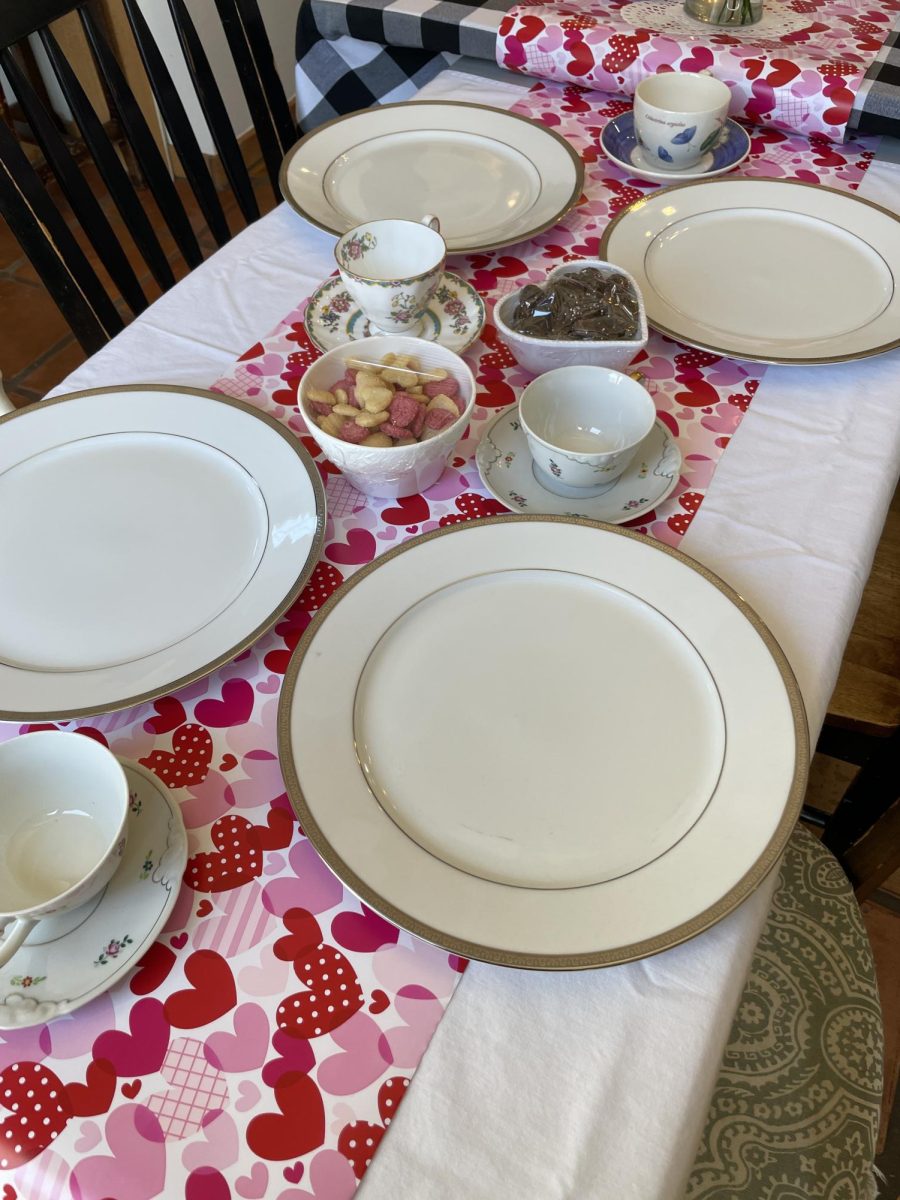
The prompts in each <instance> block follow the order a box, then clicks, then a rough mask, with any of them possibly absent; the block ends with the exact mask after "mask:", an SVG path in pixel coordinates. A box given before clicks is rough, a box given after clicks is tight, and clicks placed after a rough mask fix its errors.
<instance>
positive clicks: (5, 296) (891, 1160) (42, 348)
mask: <svg viewBox="0 0 900 1200" xmlns="http://www.w3.org/2000/svg"><path fill="white" fill-rule="evenodd" d="M254 187H255V190H256V194H257V200H258V203H259V206H260V209H261V211H262V212H267V211H268V210H269V209H270V208H272V207H273V205H274V203H275V200H274V197H273V196H272V192H271V188H270V187H269V184H268V181H267V179H266V177H265V175H264V173H263V172H262V171H261V170H260V169H257V170H256V171H255V172H254ZM183 195H184V198H185V204H186V207H187V209H188V213H189V216H190V218H191V223H192V225H193V227H194V229H195V231H196V232H197V235H198V239H199V241H200V244H201V247H202V248H203V250H204V253H205V254H206V255H209V254H211V253H212V252H213V251H214V249H215V245H214V243H213V240H212V238H211V237H210V235H209V233H208V231H207V229H206V226H205V223H204V221H203V217H202V214H201V213H200V212H199V211H198V209H197V206H196V203H195V202H194V201H193V198H192V196H191V194H190V191H189V189H188V188H187V187H186V186H184V187H183ZM103 204H104V207H106V208H107V210H108V213H109V215H110V216H111V218H113V223H114V224H115V223H117V217H116V214H115V210H114V208H113V206H112V203H111V201H110V200H109V198H108V197H105V198H104V200H103ZM223 207H225V210H226V216H227V217H228V219H229V223H230V225H231V227H232V229H235V230H236V229H237V228H239V227H240V225H241V223H242V218H241V217H240V214H239V213H238V211H237V208H236V206H235V205H234V203H233V202H230V201H227V200H225V199H223ZM147 208H148V210H149V211H153V205H152V202H148V204H147ZM159 225H160V236H161V237H162V227H161V222H159ZM123 243H126V248H127V250H128V253H129V258H130V259H131V261H132V263H133V265H140V260H139V258H138V255H137V251H136V250H135V249H134V247H133V246H130V245H127V237H126V238H123ZM163 244H164V248H165V249H166V250H167V253H168V254H169V261H170V262H171V263H172V267H173V271H174V273H175V275H176V277H181V275H183V274H184V273H185V272H186V270H187V267H186V264H185V263H184V261H183V260H182V259H181V256H180V254H179V253H178V251H177V249H176V248H175V247H174V245H173V243H172V241H171V239H170V238H169V239H168V241H167V242H164V243H163ZM136 273H137V274H138V276H139V278H140V281H141V284H142V286H143V287H144V290H145V292H146V293H147V295H148V297H151V298H152V296H153V295H155V294H157V293H158V288H156V285H155V284H154V283H153V281H152V279H151V277H150V275H149V272H143V274H142V272H141V270H137V272H136ZM122 311H123V314H125V312H126V310H125V309H124V307H123V308H122ZM84 357H85V356H84V353H83V352H82V350H81V348H80V346H79V345H78V343H77V342H76V341H75V339H74V337H72V335H71V334H70V333H69V332H68V328H67V326H66V324H65V322H64V320H63V318H62V316H61V315H60V314H59V312H58V310H57V309H56V307H55V305H54V304H53V302H52V300H51V299H50V297H49V296H48V294H47V293H46V291H45V290H44V288H43V287H42V285H41V283H40V280H39V279H38V277H37V274H36V272H35V271H34V268H33V267H32V266H31V264H30V263H29V261H28V259H27V258H25V256H24V255H23V254H22V253H21V251H20V249H19V247H18V245H17V243H16V242H15V240H14V238H13V236H12V234H11V232H10V230H9V229H8V227H7V226H6V225H5V223H2V222H0V371H2V372H3V378H4V386H5V387H6V390H7V393H8V394H9V396H10V399H11V400H12V401H13V403H14V404H15V405H17V406H21V405H24V404H30V403H31V402H32V401H35V400H40V399H41V397H42V396H43V395H44V394H45V393H46V392H47V391H48V390H49V389H50V388H52V387H54V386H55V385H56V384H57V383H59V382H60V381H61V380H62V379H64V378H65V377H66V375H68V374H69V372H70V371H72V370H74V369H75V367H76V366H77V365H78V364H79V363H80V362H83V361H84ZM894 503H895V508H896V507H897V506H898V501H897V500H896V499H895V502H894ZM845 778H846V775H845V774H843V773H842V769H841V765H840V764H837V765H835V764H834V763H833V762H822V761H819V762H817V770H816V772H815V774H814V780H813V784H812V786H811V794H810V797H809V800H810V803H812V804H816V805H817V806H821V807H830V805H831V804H833V802H834V797H835V793H836V790H837V791H839V789H840V786H841V784H842V781H843V780H844V779H845ZM863 914H864V917H865V921H866V927H867V929H868V931H869V936H870V939H871V942H872V947H873V950H874V953H875V960H876V967H877V970H878V978H879V987H880V991H881V998H882V1006H883V1008H884V1024H885V1031H886V1034H887V1064H886V1089H885V1103H884V1119H883V1122H882V1131H881V1153H880V1155H879V1159H878V1164H879V1167H880V1169H881V1170H882V1171H883V1172H884V1175H885V1177H886V1182H885V1184H884V1187H883V1191H882V1200H900V1104H895V1103H894V1101H895V1098H896V1090H897V1082H898V1075H900V873H898V875H897V876H895V877H894V878H893V879H892V880H890V881H889V882H888V885H886V887H885V889H883V890H882V891H881V892H879V893H877V895H876V899H875V901H873V902H868V903H866V904H865V905H864V906H863Z"/></svg>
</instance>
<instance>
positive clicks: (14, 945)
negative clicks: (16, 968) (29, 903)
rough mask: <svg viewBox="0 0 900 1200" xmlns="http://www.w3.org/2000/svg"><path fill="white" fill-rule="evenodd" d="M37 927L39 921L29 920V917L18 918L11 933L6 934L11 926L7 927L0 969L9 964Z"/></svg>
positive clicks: (1, 947)
mask: <svg viewBox="0 0 900 1200" xmlns="http://www.w3.org/2000/svg"><path fill="white" fill-rule="evenodd" d="M35 925H37V921H32V920H29V918H28V917H16V919H15V921H14V922H13V924H12V930H11V932H9V933H7V932H6V931H7V930H9V929H10V926H9V925H7V926H6V929H5V930H4V931H3V932H4V934H5V936H4V938H3V941H2V942H0V967H2V966H4V965H5V964H6V963H8V962H9V960H10V959H11V958H12V956H13V955H14V954H15V952H16V951H17V950H18V949H19V947H20V946H21V945H22V943H23V942H24V941H25V939H26V938H27V937H28V935H29V933H31V931H32V929H34V927H35Z"/></svg>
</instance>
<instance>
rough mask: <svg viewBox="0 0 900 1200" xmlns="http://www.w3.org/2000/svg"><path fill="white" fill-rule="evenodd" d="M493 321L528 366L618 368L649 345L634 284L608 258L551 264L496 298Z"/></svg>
mask: <svg viewBox="0 0 900 1200" xmlns="http://www.w3.org/2000/svg"><path fill="white" fill-rule="evenodd" d="M494 324H495V325H496V326H497V331H498V332H499V334H500V337H501V338H502V339H503V341H504V342H506V344H507V346H509V348H510V350H511V351H512V352H513V354H514V355H515V357H516V359H517V361H518V362H519V364H520V365H521V366H523V367H524V368H525V370H526V371H531V372H532V373H533V374H534V375H542V374H543V373H544V372H545V371H552V370H555V369H556V368H557V367H576V366H584V367H611V368H612V369H613V370H616V371H621V370H624V368H625V367H626V366H627V365H628V364H629V363H630V362H631V361H632V359H633V358H634V357H635V355H637V354H638V353H639V351H641V350H643V348H644V347H645V346H646V345H647V314H646V313H645V312H644V302H643V300H642V299H641V293H640V291H639V290H638V286H637V284H636V283H635V281H634V280H633V279H632V277H631V276H630V275H629V274H628V272H627V271H623V270H622V268H621V267H616V266H614V265H613V264H612V263H606V262H598V261H591V260H589V259H580V260H578V261H574V262H568V263H563V264H562V266H559V267H555V268H554V269H553V270H552V271H551V272H550V274H549V275H548V276H547V279H546V282H545V283H543V284H541V285H538V284H534V283H527V284H526V285H525V286H524V287H522V288H519V289H518V291H515V292H512V293H511V294H510V295H509V296H505V297H504V298H503V299H502V300H499V301H498V302H497V304H496V305H495V307H494Z"/></svg>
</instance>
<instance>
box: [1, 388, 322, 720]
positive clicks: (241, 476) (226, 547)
mask: <svg viewBox="0 0 900 1200" xmlns="http://www.w3.org/2000/svg"><path fill="white" fill-rule="evenodd" d="M0 513H2V514H3V519H2V523H0V562H2V564H3V588H2V589H0V719H3V720H37V719H52V718H54V717H74V716H84V715H88V714H90V713H96V712H109V711H111V710H113V709H116V708H125V707H129V706H131V705H133V704H137V703H138V702H139V701H142V700H147V699H150V698H152V697H154V696H159V695H161V694H163V693H165V692H168V691H171V690H172V689H174V688H177V687H181V686H183V685H184V684H186V683H189V682H191V681H192V680H194V679H199V678H201V677H202V676H203V675H207V674H209V673H210V672H211V671H212V670H214V669H215V667H217V666H219V665H220V664H221V663H223V662H226V661H228V660H229V659H230V658H233V657H234V656H235V655H236V654H238V653H240V651H241V650H243V649H244V648H245V647H246V646H248V645H250V643H251V642H253V641H255V640H256V638H257V637H259V635H260V634H261V633H263V632H264V631H265V630H266V629H268V628H269V627H270V626H271V625H272V624H273V623H274V621H276V620H277V619H278V616H279V615H280V614H281V613H282V612H283V611H284V610H285V608H287V607H288V605H290V604H291V602H292V601H293V600H294V599H295V598H296V596H297V595H298V594H299V592H300V590H301V589H302V587H303V584H304V583H305V581H306V579H307V578H308V576H309V574H310V572H311V571H312V568H313V566H314V565H315V561H316V558H317V556H318V553H319V550H320V548H321V545H322V539H323V536H324V527H325V497H324V491H323V489H322V484H321V480H320V479H319V474H318V471H317V470H316V468H315V466H314V465H313V463H312V460H311V459H310V457H309V455H308V454H307V453H306V451H305V450H304V449H303V447H302V446H301V445H300V442H299V440H298V439H297V438H296V437H294V435H293V434H292V433H290V432H289V431H288V430H287V429H285V428H284V427H283V426H281V425H280V424H279V423H278V422H276V421H274V420H273V419H272V418H271V417H268V416H265V415H264V414H262V413H259V412H257V411H256V410H255V409H253V408H251V407H250V406H249V405H247V404H244V403H242V402H240V401H236V400H232V399H231V398H229V397H227V396H217V395H214V394H213V393H211V392H201V391H196V390H194V389H191V388H180V387H171V388H167V387H161V386H156V387H154V386H138V387H126V388H108V389H98V390H96V391H91V392H81V393H75V394H73V395H71V396H61V397H58V398H57V399H55V400H46V401H44V402H43V403H41V404H39V405H34V406H32V407H30V408H27V409H23V410H20V411H19V412H18V413H11V414H9V415H8V416H5V417H3V418H2V420H0Z"/></svg>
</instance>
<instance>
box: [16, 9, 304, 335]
mask: <svg viewBox="0 0 900 1200" xmlns="http://www.w3.org/2000/svg"><path fill="white" fill-rule="evenodd" d="M114 2H115V3H121V5H122V9H123V12H124V15H125V17H126V18H127V24H128V27H129V29H130V32H131V35H132V36H133V38H134V42H135V45H136V48H137V51H138V54H139V56H140V61H141V65H142V68H143V71H144V72H145V74H146V78H147V83H148V84H149V88H150V91H151V92H152V96H153V99H154V101H155V104H156V107H157V109H158V111H159V114H160V117H161V121H162V124H163V126H164V127H165V130H166V132H167V135H168V140H169V142H170V143H171V146H172V149H173V150H174V152H175V154H177V156H178V159H179V161H180V163H181V166H182V170H183V172H184V176H185V178H186V179H187V182H188V184H189V185H190V189H191V191H192V193H193V195H194V197H195V198H196V202H197V206H198V208H199V210H200V212H201V213H202V215H203V218H204V220H205V222H206V225H207V227H208V229H209V232H210V234H211V236H212V238H213V240H214V241H215V243H216V244H217V245H219V246H221V245H223V244H224V243H225V242H226V241H228V239H229V237H230V236H231V232H230V230H229V226H228V222H227V220H226V217H225V212H224V210H223V207H222V203H221V200H220V196H219V193H218V191H217V189H216V186H215V183H214V181H213V177H212V174H211V172H210V168H209V164H208V162H207V160H206V158H205V156H204V154H203V152H202V150H201V148H200V145H199V142H198V140H197V136H196V133H195V132H194V129H193V127H192V125H191V122H190V120H189V118H188V115H187V112H186V110H185V105H184V102H183V99H182V97H181V95H180V94H179V92H178V89H177V88H176V86H175V83H174V82H173V79H172V75H171V73H170V71H169V67H168V65H167V62H166V58H165V57H164V55H163V53H162V52H161V50H160V47H159V46H158V45H157V42H156V41H155V39H154V37H153V34H152V33H151V31H150V28H149V26H148V24H147V21H146V19H145V17H144V16H143V14H142V12H141V8H140V6H139V3H138V0H114ZM167 3H168V7H169V11H170V14H171V17H172V20H173V22H174V26H175V30H176V32H177V35H178V40H179V43H180V46H181V50H182V53H183V55H184V60H185V63H186V66H187V70H188V73H189V75H190V79H191V81H192V84H193V88H194V91H195V94H196V98H197V100H198V101H199V105H200V108H201V111H202V113H203V116H204V119H205V121H206V124H207V127H208V129H209V132H210V135H211V137H212V141H213V144H214V145H215V148H216V152H217V154H218V156H219V160H220V162H221V165H222V169H223V172H224V175H225V177H226V179H227V181H228V184H229V186H230V188H231V190H232V192H233V193H234V197H235V200H236V202H237V206H238V208H239V210H240V212H241V214H242V216H243V219H244V220H245V221H247V222H249V221H253V220H255V219H256V218H257V217H258V216H259V208H258V205H257V202H256V197H255V194H254V189H253V185H252V181H251V177H250V174H249V172H248V170H247V166H246V164H245V162H244V158H243V155H242V153H241V147H240V144H239V142H238V139H237V137H236V136H235V133H234V129H233V127H232V123H231V120H230V118H229V115H228V112H227V109H226V106H225V102H224V100H223V97H222V91H221V89H220V87H219V84H218V83H217V80H216V77H215V74H214V72H213V70H212V67H211V65H210V61H209V58H208V56H207V54H206V52H205V50H204V46H203V42H202V41H201V38H200V36H199V34H198V32H197V28H196V26H195V24H194V22H193V20H192V19H191V16H190V14H189V13H188V10H187V7H186V4H185V0H167ZM215 7H216V10H217V14H218V19H219V21H220V22H221V26H222V29H223V31H224V34H225V39H226V41H227V45H228V48H229V51H230V55H231V57H232V59H233V61H234V66H235V69H236V71H237V75H238V79H239V81H240V85H241V89H242V91H243V94H244V98H245V99H246V102H247V106H248V108H249V110H250V115H251V119H252V121H253V127H254V130H255V133H256V135H257V138H258V141H259V147H260V150H261V152H262V156H263V158H264V160H265V165H266V171H267V174H268V177H269V182H270V185H271V187H272V189H273V192H274V193H275V195H276V196H277V195H278V171H279V168H280V166H281V161H282V159H283V157H284V155H285V153H286V152H287V150H288V149H289V148H290V147H291V145H292V144H293V143H294V141H295V140H296V137H297V132H296V125H295V123H294V119H293V117H292V115H291V111H290V108H289V105H288V102H287V99H286V97H285V93H284V89H283V87H282V85H281V82H280V80H279V78H278V73H277V71H276V68H275V63H274V59H273V56H272V49H271V46H270V44H269V41H268V38H267V35H266V32H265V29H264V26H263V22H262V18H261V16H260V12H259V8H258V5H257V2H256V0H215ZM69 13H77V16H78V21H79V22H80V26H81V29H82V30H83V32H84V37H85V39H86V42H87V45H88V47H89V50H90V55H91V59H92V61H93V65H94V67H95V69H96V72H97V76H98V79H99V81H100V83H101V86H102V88H103V94H104V97H105V99H106V102H107V107H108V109H109V112H110V114H111V121H110V122H105V123H104V121H102V120H101V119H100V117H99V116H98V114H97V111H96V109H95V107H94V105H93V104H92V103H91V100H90V99H89V98H88V94H87V92H86V90H85V86H84V83H83V82H82V81H81V80H79V78H78V76H77V75H76V73H75V70H74V69H73V66H72V64H71V63H70V61H69V60H68V58H67V57H66V54H65V52H64V50H63V48H62V43H61V41H60V40H59V39H58V38H57V37H56V36H55V35H54V31H53V28H52V25H53V22H55V21H57V20H58V19H59V18H62V17H65V16H67V15H68V14H69ZM37 39H39V44H40V46H41V47H42V48H43V51H44V52H45V54H46V59H47V62H48V63H49V66H50V69H51V70H52V73H53V76H54V77H55V80H56V82H57V84H58V85H59V89H60V92H61V94H62V96H63V97H64V99H65V102H66V104H67V106H68V108H69V110H70V112H71V114H72V118H73V122H74V125H75V127H76V129H77V139H75V141H76V142H77V143H78V149H79V150H80V151H81V152H82V154H83V156H84V157H85V158H89V159H91V160H93V162H94V164H95V165H96V168H97V172H98V174H99V176H100V179H101V180H102V182H103V185H104V187H105V189H106V191H107V192H108V194H109V196H110V198H111V200H112V203H113V204H114V206H115V210H116V214H117V216H118V218H120V221H118V220H116V219H115V216H114V218H113V219H114V221H115V223H116V224H117V225H118V227H119V228H121V226H122V225H124V228H125V229H126V230H127V233H128V235H129V237H130V239H131V240H132V241H133V243H134V246H135V248H136V251H137V255H138V256H139V260H140V259H142V260H143V262H144V263H145V264H146V271H141V274H148V273H149V275H152V277H153V279H154V280H155V281H156V283H157V284H158V285H159V287H160V288H162V289H163V290H165V289H166V288H169V287H171V286H172V284H173V283H174V282H175V276H174V273H173V270H172V266H171V263H170V261H169V258H168V256H167V254H166V251H165V250H164V248H163V245H162V244H161V242H160V238H159V235H158V233H157V231H156V229H155V228H154V224H153V222H152V221H151V219H150V217H149V216H148V214H147V199H146V197H147V191H149V193H150V194H151V195H152V198H153V201H154V203H155V205H156V207H157V208H158V210H159V213H160V214H161V216H162V219H163V221H164V223H165V227H166V228H167V229H168V231H169V233H170V234H171V238H172V240H173V241H174V244H175V246H176V247H177V250H178V251H179V252H180V254H181V255H182V257H183V258H184V260H185V262H186V263H187V264H188V266H189V267H191V268H193V267H195V266H197V265H198V264H199V263H200V262H201V261H202V259H203V251H202V249H201V246H200V243H199V241H198V238H197V234H196V233H195V231H194V229H193V228H192V226H191V221H190V219H189V217H188V213H187V210H186V208H185V205H184V203H183V202H182V198H181V195H180V194H179V190H178V188H177V186H176V184H175V182H174V180H173V178H172V174H171V171H170V167H169V163H168V162H167V158H166V155H165V153H164V148H161V147H160V146H159V145H158V144H157V140H156V138H155V137H154V134H153V132H152V130H151V128H150V125H149V124H148V122H147V120H146V118H145V116H144V114H143V112H142V110H141V106H140V104H139V103H138V100H137V99H136V97H135V93H134V91H133V89H132V87H131V85H130V83H129V81H128V78H127V77H126V73H125V71H124V70H123V67H122V65H121V63H120V61H119V58H118V57H117V55H116V53H115V52H114V50H113V45H112V42H111V40H110V38H109V36H108V35H107V32H106V30H105V28H104V22H103V20H102V19H101V18H100V17H98V15H97V13H96V11H95V9H94V5H93V4H92V3H91V0H28V2H27V3H22V0H0V68H2V69H3V71H4V72H5V74H6V78H7V80H8V82H9V86H10V88H11V89H12V93H13V95H14V97H15V100H16V102H17V103H18V106H19V109H20V110H21V115H22V117H23V118H24V120H25V121H26V122H27V124H28V126H29V128H30V130H31V133H32V135H33V139H34V142H35V143H36V144H37V146H38V147H39V148H40V151H41V153H42V154H43V156H44V159H45V161H46V164H47V168H48V171H47V173H48V174H49V175H51V176H52V178H53V180H55V182H56V183H57V184H58V191H59V194H60V195H61V197H62V200H63V201H64V202H65V205H66V206H67V207H68V209H70V210H71V213H72V214H74V217H75V219H76V221H77V225H78V228H77V229H73V228H72V225H71V220H70V219H67V215H68V214H65V212H64V209H63V208H62V207H61V205H60V204H59V203H58V202H57V201H56V199H55V198H54V196H55V194H56V189H55V188H54V189H48V188H47V187H46V186H45V184H44V182H43V180H42V178H41V175H40V174H39V172H38V171H37V170H36V169H35V167H34V166H32V164H31V162H30V161H29V158H28V156H27V155H26V153H25V152H24V150H23V149H22V147H21V145H20V144H19V142H18V140H17V138H16V137H15V135H14V133H13V131H12V130H11V129H10V128H9V126H8V125H7V124H6V123H5V122H4V121H2V120H0V215H2V216H3V217H4V218H5V220H6V221H7V223H8V224H9V226H10V228H11V229H12V231H13V234H14V235H15V237H16V239H17V240H18V242H19V244H20V245H21V247H22V249H23V250H24V252H25V253H26V254H27V256H28V258H29V259H30V260H31V262H32V263H33V264H34V266H35V268H36V269H37V271H38V273H39V275H40V276H41V278H42V280H43V282H44V284H45V285H46V286H47V288H48V290H49V291H50V294H51V295H52V297H53V299H54V300H55V302H56V303H57V305H58V306H59V308H60V310H61V311H62V313H63V315H64V317H65V318H66V320H67V321H68V323H69V325H70V326H71V328H72V331H73V333H74V334H75V336H76V337H77V338H78V341H79V342H80V343H81V345H82V346H83V347H84V349H85V350H86V351H87V352H88V353H93V352H94V351H95V350H97V349H99V347H100V346H102V345H103V344H104V343H105V342H106V341H107V340H108V339H109V338H110V337H112V336H113V335H114V334H116V333H117V332H118V331H119V330H120V329H122V328H123V326H124V323H125V320H124V318H123V315H122V312H121V311H120V310H119V307H118V305H117V303H116V300H117V299H120V300H121V301H122V302H124V305H125V306H127V308H128V309H130V310H131V312H132V313H135V314H136V313H139V312H141V311H142V310H143V309H144V308H146V307H147V304H148V299H147V296H146V295H145V292H144V289H143V287H142V286H141V283H140V281H139V278H138V273H137V272H136V270H135V268H134V266H133V265H132V260H133V259H134V257H135V256H134V255H132V256H131V258H130V257H129V255H128V254H127V253H126V250H125V248H124V247H123V245H122V242H121V239H120V236H119V234H118V233H117V232H116V231H115V229H114V227H113V223H111V220H110V217H111V215H112V214H111V213H110V212H109V211H108V208H107V206H105V205H104V204H103V203H102V202H101V200H100V199H98V197H97V196H96V195H95V192H94V190H93V189H92V187H91V185H90V183H89V181H88V179H86V178H85V175H84V173H83V172H82V170H81V169H80V167H79V164H78V162H77V161H76V158H75V156H74V155H73V152H72V147H73V138H72V136H71V135H70V133H69V132H68V131H67V130H66V129H64V128H63V127H62V126H61V123H60V121H59V119H58V117H57V116H56V115H55V113H54V112H53V110H52V107H51V106H50V105H49V104H48V102H47V97H46V91H45V89H42V88H41V87H40V86H39V84H38V83H37V82H36V80H35V78H34V72H33V71H29V69H28V62H29V54H30V51H31V49H32V47H34V45H35V42H36V40H37ZM42 91H44V95H43V96H42V95H41V92H42ZM111 125H112V127H113V129H112V131H113V132H115V133H116V134H117V136H116V139H115V141H114V140H113V138H112V137H111V136H110V134H111V128H110V126H111ZM117 143H118V147H117ZM120 149H121V150H122V151H123V152H124V153H120ZM123 160H124V161H123ZM129 168H130V169H129ZM133 176H137V177H138V178H139V180H140V183H139V185H137V186H136V184H135V182H134V181H133ZM92 259H93V262H92V261H91V260H92ZM95 263H96V264H97V266H99V267H102V268H103V272H105V275H106V277H107V278H106V280H105V281H101V274H100V273H98V270H97V269H96V268H95V265H94V264H95Z"/></svg>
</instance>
